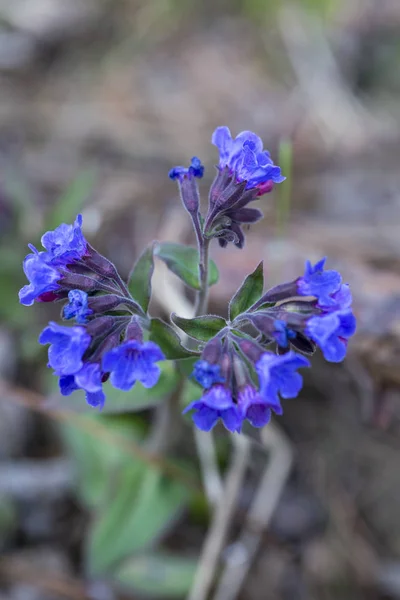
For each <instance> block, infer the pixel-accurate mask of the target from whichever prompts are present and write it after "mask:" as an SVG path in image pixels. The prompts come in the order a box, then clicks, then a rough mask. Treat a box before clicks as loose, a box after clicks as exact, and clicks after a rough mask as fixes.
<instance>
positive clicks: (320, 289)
mask: <svg viewBox="0 0 400 600" xmlns="http://www.w3.org/2000/svg"><path fill="white" fill-rule="evenodd" d="M325 262H326V257H325V258H323V259H322V260H320V261H318V262H317V263H315V265H314V266H312V264H311V263H310V261H309V260H308V261H307V262H306V266H305V271H304V275H303V276H302V277H299V279H298V280H297V291H298V293H299V294H300V296H315V297H316V298H317V299H318V306H321V307H325V306H326V307H329V306H334V305H335V300H334V299H333V298H332V294H334V293H335V292H337V291H338V290H339V288H340V284H341V282H342V278H341V276H340V274H339V273H338V272H337V271H333V270H330V271H324V266H325Z"/></svg>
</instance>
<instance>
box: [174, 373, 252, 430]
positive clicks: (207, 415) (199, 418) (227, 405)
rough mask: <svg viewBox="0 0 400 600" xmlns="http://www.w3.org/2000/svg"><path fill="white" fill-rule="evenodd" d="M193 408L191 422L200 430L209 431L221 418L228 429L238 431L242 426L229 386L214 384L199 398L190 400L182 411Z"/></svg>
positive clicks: (185, 411)
mask: <svg viewBox="0 0 400 600" xmlns="http://www.w3.org/2000/svg"><path fill="white" fill-rule="evenodd" d="M192 409H194V411H195V412H194V413H193V422H194V424H195V425H196V426H197V427H198V428H199V429H201V430H202V431H210V430H211V429H212V428H213V427H214V425H215V424H216V423H217V421H218V419H221V421H222V422H223V424H224V425H225V427H226V429H227V430H228V431H231V432H234V431H237V432H239V431H240V429H241V426H242V416H241V414H240V411H239V409H238V407H237V405H236V404H235V403H234V402H233V398H232V393H231V391H230V389H229V388H227V387H226V386H224V385H222V384H216V385H214V386H212V387H211V388H210V389H208V390H207V391H206V392H205V393H204V394H203V396H202V397H201V399H200V400H195V401H194V402H191V403H190V404H189V405H188V406H187V407H186V408H185V410H184V411H183V413H187V412H188V411H189V410H192Z"/></svg>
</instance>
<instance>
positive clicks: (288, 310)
mask: <svg viewBox="0 0 400 600" xmlns="http://www.w3.org/2000/svg"><path fill="white" fill-rule="evenodd" d="M325 260H326V259H322V260H321V261H319V262H317V263H316V264H315V265H314V266H312V265H311V264H310V262H308V261H307V263H306V266H305V271H304V275H303V276H301V277H299V278H298V279H296V280H295V281H292V282H289V283H285V284H282V285H280V286H277V287H275V288H272V289H270V290H268V291H267V292H266V293H265V294H264V295H263V296H262V297H261V298H260V299H259V300H258V301H257V302H255V303H254V304H253V305H252V306H250V307H249V308H248V310H247V311H245V312H243V313H241V314H240V315H238V316H237V317H236V319H235V320H234V321H233V323H232V324H231V326H230V327H227V328H226V330H225V331H223V332H221V333H220V334H219V335H217V336H216V337H214V338H213V339H211V340H210V341H209V342H208V344H207V345H206V346H205V348H204V350H203V353H202V357H201V360H199V361H198V362H197V363H196V364H195V365H194V371H193V377H194V379H195V380H196V381H197V382H198V383H199V384H200V385H201V386H202V387H203V388H204V389H205V391H204V394H203V396H202V397H201V398H200V399H199V400H196V401H194V402H192V403H191V404H189V406H188V407H187V408H186V409H185V412H187V411H190V410H192V409H194V411H195V412H194V413H193V421H194V422H195V424H196V426H197V427H198V428H199V429H202V430H204V431H209V430H210V429H211V428H212V427H213V426H214V425H215V424H216V423H217V421H218V420H219V419H221V421H222V422H223V424H224V425H225V427H226V428H227V429H228V430H229V431H240V430H241V428H242V424H243V422H244V421H245V420H247V421H249V422H250V423H251V425H253V427H263V426H264V425H265V424H266V423H268V421H269V419H270V417H271V411H274V412H275V413H277V414H281V413H282V407H281V403H280V397H281V398H294V397H295V396H297V394H298V393H299V391H300V389H301V387H302V377H301V376H300V374H299V373H297V369H298V368H300V367H307V366H309V365H310V363H309V361H308V359H307V358H306V357H305V356H303V355H301V354H297V353H296V352H295V351H293V350H292V349H291V346H293V348H294V349H295V350H298V351H300V352H303V353H306V354H312V353H313V352H314V350H315V348H316V347H317V346H318V347H319V348H320V349H321V351H322V353H323V355H324V357H325V358H326V360H328V361H330V362H340V361H342V360H343V359H344V357H345V355H346V350H347V342H348V339H349V338H350V337H351V336H352V335H353V334H354V333H355V329H356V320H355V317H354V315H353V313H352V310H351V303H352V298H351V293H350V289H349V286H348V285H347V284H345V283H342V278H341V276H340V274H339V273H338V272H337V271H333V270H328V271H325V270H324V266H325ZM301 296H305V297H307V299H304V300H302V299H301ZM299 297H300V300H299ZM248 323H251V324H252V325H253V326H254V328H255V330H256V331H257V332H258V336H257V337H256V338H255V339H248V336H246V339H243V337H241V336H239V335H238V334H239V331H238V330H240V328H241V326H243V325H247V324H248ZM222 341H224V345H223V343H222ZM271 343H275V344H276V346H277V350H278V354H273V353H272V352H271V351H269V350H268V349H267V346H268V345H270V344H271ZM224 346H225V347H224ZM252 373H253V377H252V375H251V374H252ZM254 375H255V376H256V379H257V384H255V383H254V382H255V378H254Z"/></svg>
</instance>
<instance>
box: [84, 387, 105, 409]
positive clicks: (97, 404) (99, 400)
mask: <svg viewBox="0 0 400 600" xmlns="http://www.w3.org/2000/svg"><path fill="white" fill-rule="evenodd" d="M105 399H106V397H105V394H104V392H103V391H100V392H94V393H92V392H87V393H86V402H87V403H88V404H89V406H92V407H93V408H98V409H99V410H101V409H102V408H103V406H104V402H105Z"/></svg>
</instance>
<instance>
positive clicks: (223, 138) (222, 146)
mask: <svg viewBox="0 0 400 600" xmlns="http://www.w3.org/2000/svg"><path fill="white" fill-rule="evenodd" d="M211 143H212V144H214V146H217V148H218V150H219V156H220V161H219V162H220V166H225V165H226V164H227V161H228V157H229V154H230V152H231V148H232V136H231V132H230V131H229V129H228V127H217V129H216V130H215V131H214V133H213V134H212V137H211Z"/></svg>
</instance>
